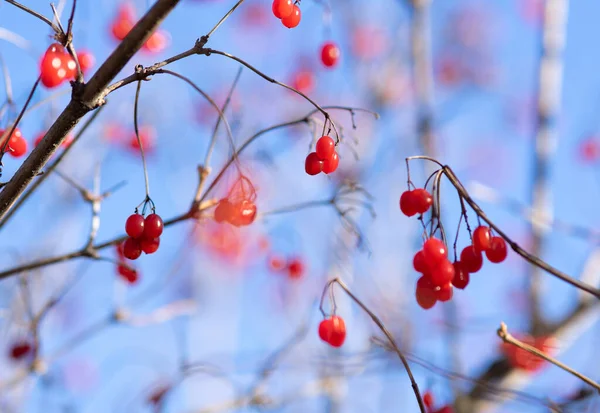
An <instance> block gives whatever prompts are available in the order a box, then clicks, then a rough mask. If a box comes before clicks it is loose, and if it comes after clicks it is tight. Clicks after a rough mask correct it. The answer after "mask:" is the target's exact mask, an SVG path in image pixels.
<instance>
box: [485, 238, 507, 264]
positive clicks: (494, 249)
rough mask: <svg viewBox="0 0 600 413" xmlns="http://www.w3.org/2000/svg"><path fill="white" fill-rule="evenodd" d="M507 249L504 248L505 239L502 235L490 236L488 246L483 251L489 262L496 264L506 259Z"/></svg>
mask: <svg viewBox="0 0 600 413" xmlns="http://www.w3.org/2000/svg"><path fill="white" fill-rule="evenodd" d="M507 255H508V251H507V249H506V241H504V239H503V238H502V237H492V239H491V240H490V248H489V249H488V250H486V251H485V256H486V257H487V259H488V260H490V262H493V263H495V264H498V263H500V262H502V261H504V260H505V259H506V256H507Z"/></svg>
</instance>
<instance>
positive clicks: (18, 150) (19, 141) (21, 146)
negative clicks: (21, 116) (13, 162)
mask: <svg viewBox="0 0 600 413" xmlns="http://www.w3.org/2000/svg"><path fill="white" fill-rule="evenodd" d="M4 132H6V131H4V130H0V137H1V136H2V135H4ZM1 142H2V144H1V145H0V149H2V148H3V147H4V143H5V142H6V140H2V141H1ZM6 151H7V153H8V154H9V155H10V156H12V157H14V158H20V157H21V156H23V155H25V154H26V153H27V141H26V140H25V138H23V134H22V133H21V130H20V129H19V128H15V130H14V131H13V133H12V135H10V137H9V138H8V145H7V146H6Z"/></svg>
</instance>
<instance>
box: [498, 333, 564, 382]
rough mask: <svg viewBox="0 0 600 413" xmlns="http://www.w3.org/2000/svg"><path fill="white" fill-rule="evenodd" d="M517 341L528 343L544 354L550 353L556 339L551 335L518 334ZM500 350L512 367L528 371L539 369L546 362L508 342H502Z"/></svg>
mask: <svg viewBox="0 0 600 413" xmlns="http://www.w3.org/2000/svg"><path fill="white" fill-rule="evenodd" d="M517 338H518V339H519V341H522V342H523V343H525V344H529V345H530V346H532V347H535V348H536V349H538V350H540V351H541V352H543V353H545V354H548V355H550V354H552V352H554V349H555V348H556V341H555V339H554V338H553V337H530V336H526V335H520V336H519V337H517ZM501 348H502V352H503V353H504V355H505V356H506V358H507V359H508V362H509V363H510V364H511V366H513V367H514V368H517V369H521V370H526V371H529V372H532V373H533V372H535V371H538V370H540V369H541V368H542V367H544V364H546V360H544V359H543V358H541V357H538V356H536V355H535V354H532V353H530V352H528V351H527V350H523V349H522V348H519V347H517V346H514V345H512V344H510V343H502V347H501Z"/></svg>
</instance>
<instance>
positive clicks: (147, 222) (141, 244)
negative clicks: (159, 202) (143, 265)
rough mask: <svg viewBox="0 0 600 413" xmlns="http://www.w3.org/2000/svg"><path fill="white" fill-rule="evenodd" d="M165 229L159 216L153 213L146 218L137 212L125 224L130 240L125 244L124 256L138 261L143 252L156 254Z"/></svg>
mask: <svg viewBox="0 0 600 413" xmlns="http://www.w3.org/2000/svg"><path fill="white" fill-rule="evenodd" d="M163 227H164V225H163V220H162V218H161V217H160V215H158V214H155V213H152V214H150V215H148V216H147V217H146V218H144V216H143V215H141V214H138V213H137V212H136V213H135V214H131V215H130V216H129V218H127V221H126V222H125V232H127V235H129V238H127V239H126V240H125V242H123V256H124V257H125V258H128V259H130V260H137V259H138V258H139V257H140V255H142V252H144V253H145V254H153V253H155V252H156V251H157V250H158V247H159V246H160V236H161V234H162V232H163Z"/></svg>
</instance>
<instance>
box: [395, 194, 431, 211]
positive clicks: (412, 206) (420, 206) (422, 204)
mask: <svg viewBox="0 0 600 413" xmlns="http://www.w3.org/2000/svg"><path fill="white" fill-rule="evenodd" d="M432 204H433V198H432V196H431V194H430V193H429V192H427V190H426V189H423V188H415V189H413V190H412V191H404V192H403V193H402V195H401V196H400V210H401V211H402V213H403V214H404V215H406V216H407V217H412V216H413V215H416V214H424V213H426V212H427V211H429V208H430V207H431V205H432Z"/></svg>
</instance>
